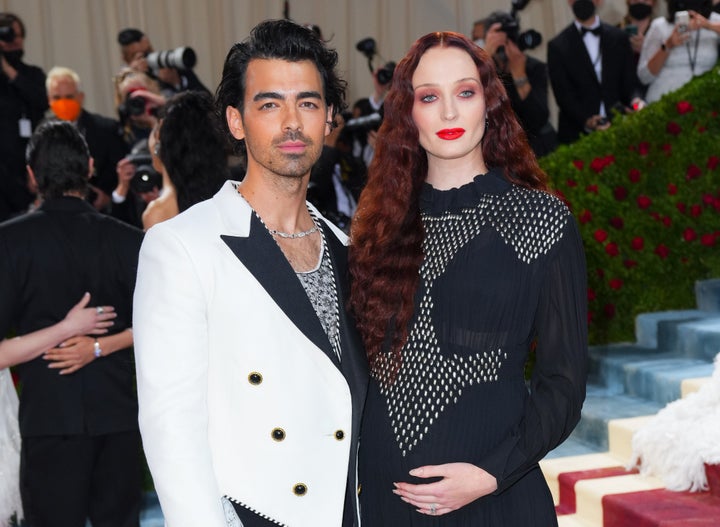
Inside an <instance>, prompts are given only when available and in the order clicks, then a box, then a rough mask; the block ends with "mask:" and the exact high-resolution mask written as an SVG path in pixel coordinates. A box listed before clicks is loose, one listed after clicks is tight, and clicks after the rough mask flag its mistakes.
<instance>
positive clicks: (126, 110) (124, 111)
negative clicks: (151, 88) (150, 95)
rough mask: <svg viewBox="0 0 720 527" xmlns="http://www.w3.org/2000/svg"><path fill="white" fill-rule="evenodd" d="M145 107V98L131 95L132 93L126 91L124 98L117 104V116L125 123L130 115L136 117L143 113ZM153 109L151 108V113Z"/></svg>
mask: <svg viewBox="0 0 720 527" xmlns="http://www.w3.org/2000/svg"><path fill="white" fill-rule="evenodd" d="M146 107H147V100H146V99H145V97H141V96H140V95H136V96H135V97H133V96H132V93H128V94H127V95H126V96H125V100H124V101H123V102H121V103H120V104H119V105H118V109H117V111H118V116H119V117H120V122H122V123H127V120H128V119H130V118H131V117H138V116H140V115H143V114H144V113H145V109H146ZM152 111H153V110H151V113H152Z"/></svg>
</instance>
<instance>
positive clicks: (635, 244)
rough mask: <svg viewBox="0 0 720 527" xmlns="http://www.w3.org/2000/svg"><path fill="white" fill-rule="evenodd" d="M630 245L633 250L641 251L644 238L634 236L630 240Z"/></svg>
mask: <svg viewBox="0 0 720 527" xmlns="http://www.w3.org/2000/svg"><path fill="white" fill-rule="evenodd" d="M630 247H631V248H632V250H633V251H642V250H643V248H644V247H645V240H644V239H643V238H641V237H640V236H635V237H634V238H633V239H632V241H631V242H630Z"/></svg>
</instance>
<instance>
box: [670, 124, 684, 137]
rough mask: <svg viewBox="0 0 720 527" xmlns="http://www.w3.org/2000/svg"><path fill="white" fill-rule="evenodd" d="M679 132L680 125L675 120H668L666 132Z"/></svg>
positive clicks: (675, 133) (674, 133)
mask: <svg viewBox="0 0 720 527" xmlns="http://www.w3.org/2000/svg"><path fill="white" fill-rule="evenodd" d="M680 132H682V128H680V125H679V124H677V123H676V122H674V121H670V122H669V123H668V124H667V133H669V134H671V135H680Z"/></svg>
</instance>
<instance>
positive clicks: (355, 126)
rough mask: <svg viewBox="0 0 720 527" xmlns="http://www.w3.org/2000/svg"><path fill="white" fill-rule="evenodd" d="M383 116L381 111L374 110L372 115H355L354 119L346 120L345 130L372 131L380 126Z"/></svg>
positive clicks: (354, 131) (353, 131)
mask: <svg viewBox="0 0 720 527" xmlns="http://www.w3.org/2000/svg"><path fill="white" fill-rule="evenodd" d="M382 120H383V116H382V113H381V112H373V113H371V114H370V115H363V116H362V117H355V118H354V119H348V120H347V121H345V127H344V128H343V130H347V131H348V132H352V133H356V132H370V131H372V130H377V129H378V128H380V124H381V123H382Z"/></svg>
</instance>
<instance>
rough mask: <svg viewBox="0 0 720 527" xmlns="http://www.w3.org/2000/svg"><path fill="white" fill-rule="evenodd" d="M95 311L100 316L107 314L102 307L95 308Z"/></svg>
mask: <svg viewBox="0 0 720 527" xmlns="http://www.w3.org/2000/svg"><path fill="white" fill-rule="evenodd" d="M95 311H97V314H98V315H102V314H103V313H105V308H104V307H102V306H98V307H96V308H95Z"/></svg>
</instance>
